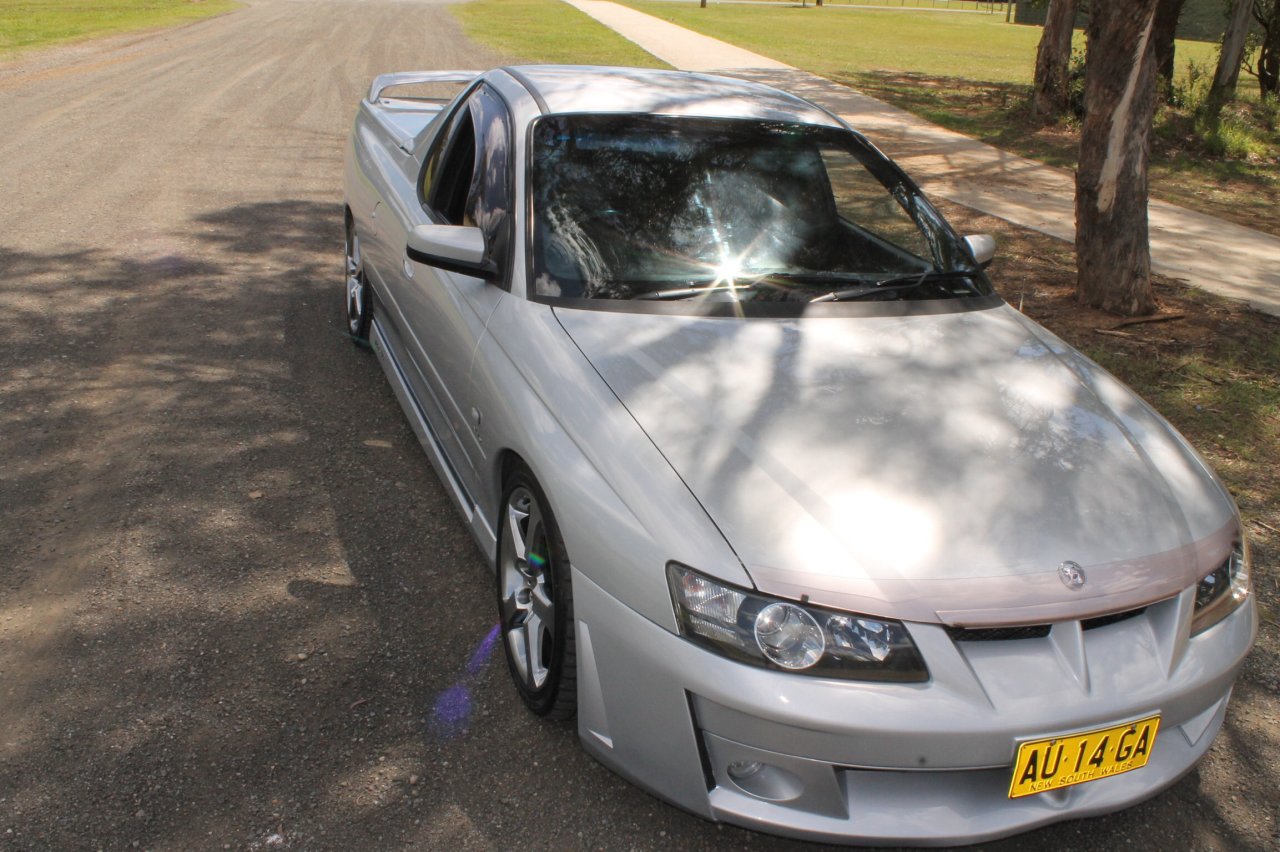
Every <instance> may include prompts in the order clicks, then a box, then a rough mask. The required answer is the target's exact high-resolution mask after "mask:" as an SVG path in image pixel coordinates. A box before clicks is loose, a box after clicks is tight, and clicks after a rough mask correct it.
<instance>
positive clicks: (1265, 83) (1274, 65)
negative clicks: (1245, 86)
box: [1245, 0, 1280, 98]
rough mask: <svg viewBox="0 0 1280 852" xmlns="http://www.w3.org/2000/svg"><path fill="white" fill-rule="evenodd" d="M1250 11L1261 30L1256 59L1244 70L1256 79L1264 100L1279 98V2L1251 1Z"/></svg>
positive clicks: (1269, 0) (1276, 0)
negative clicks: (1266, 98) (1268, 97)
mask: <svg viewBox="0 0 1280 852" xmlns="http://www.w3.org/2000/svg"><path fill="white" fill-rule="evenodd" d="M1252 11H1253V18H1254V20H1255V21H1257V22H1258V26H1259V28H1260V29H1261V32H1260V33H1259V34H1258V36H1257V40H1256V44H1257V48H1258V58H1257V59H1255V60H1253V61H1252V62H1250V63H1247V64H1246V65H1245V68H1246V69H1247V70H1248V71H1249V73H1250V74H1252V75H1253V76H1255V77H1257V78H1258V87H1259V88H1260V89H1261V90H1262V96H1263V97H1264V98H1265V97H1267V96H1270V97H1273V98H1274V97H1280V0H1253V9H1252Z"/></svg>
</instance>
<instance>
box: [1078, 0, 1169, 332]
mask: <svg viewBox="0 0 1280 852" xmlns="http://www.w3.org/2000/svg"><path fill="white" fill-rule="evenodd" d="M1158 3H1159V0H1124V2H1109V3H1094V4H1093V5H1092V7H1091V11H1090V16H1089V26H1088V37H1089V53H1088V58H1087V60H1086V66H1085V92H1084V108H1085V117H1084V124H1083V126H1082V127H1081V131H1080V167H1079V170H1078V171H1077V172H1076V298H1077V299H1079V300H1080V301H1081V302H1082V303H1084V304H1086V305H1090V306H1092V307H1098V308H1102V309H1103V310H1106V311H1111V312H1113V313H1119V314H1126V315H1138V314H1149V313H1152V312H1153V311H1154V310H1155V298H1154V296H1153V295H1152V292H1151V251H1150V245H1149V243H1148V232H1147V160H1148V157H1149V155H1150V148H1151V123H1152V117H1153V116H1154V114H1155V105H1156V97H1155V89H1156V87H1155V77H1156V74H1155V71H1156V63H1155V50H1154V40H1153V39H1152V32H1153V30H1154V28H1155V17H1156V6H1157V5H1158Z"/></svg>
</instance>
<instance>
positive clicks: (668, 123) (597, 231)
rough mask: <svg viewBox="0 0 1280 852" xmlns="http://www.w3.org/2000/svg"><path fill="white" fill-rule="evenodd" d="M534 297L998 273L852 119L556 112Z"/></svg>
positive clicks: (540, 178)
mask: <svg viewBox="0 0 1280 852" xmlns="http://www.w3.org/2000/svg"><path fill="white" fill-rule="evenodd" d="M531 192H532V212H533V223H534V228H533V269H532V273H533V280H534V290H535V293H536V295H538V296H542V297H549V298H555V297H561V298H574V299H582V298H586V299H639V300H654V299H658V300H668V299H670V300H678V299H715V300H734V301H741V302H751V301H767V302H785V301H792V302H814V301H818V302H831V301H846V300H902V299H954V298H964V297H969V296H980V295H988V294H990V293H991V292H992V290H991V286H990V284H989V282H988V281H987V280H986V277H985V276H984V275H983V274H982V272H981V271H980V270H979V269H978V268H977V267H976V266H975V265H974V263H973V261H972V259H971V258H970V257H969V255H968V253H967V252H966V251H965V250H964V248H963V247H962V243H961V242H960V240H959V239H958V238H957V237H956V235H955V233H954V232H953V231H952V230H951V228H950V227H949V226H948V225H947V224H946V222H945V220H943V218H942V217H941V215H939V214H938V212H937V211H936V210H935V209H934V208H933V207H932V206H930V205H929V203H928V202H927V201H926V200H925V199H924V198H923V197H921V196H920V195H919V193H918V192H917V191H916V190H915V188H914V186H912V185H911V183H910V181H908V180H907V179H906V177H905V176H904V175H903V174H902V173H901V171H899V170H898V168H897V167H896V166H894V165H893V164H892V163H890V162H889V161H888V160H886V159H885V158H884V157H883V156H881V155H880V154H879V153H878V152H876V151H875V150H874V149H873V148H871V147H870V146H868V145H867V144H866V143H865V142H863V141H862V140H861V139H860V138H858V137H857V136H855V135H854V134H851V133H848V132H847V131H842V130H837V129H834V128H822V127H813V126H809V125H795V124H785V123H779V122H762V121H747V120H740V119H703V118H680V117H662V116H644V115H557V116H548V117H545V118H542V119H540V120H539V121H538V123H537V124H536V125H535V127H534V130H533V149H532V172H531Z"/></svg>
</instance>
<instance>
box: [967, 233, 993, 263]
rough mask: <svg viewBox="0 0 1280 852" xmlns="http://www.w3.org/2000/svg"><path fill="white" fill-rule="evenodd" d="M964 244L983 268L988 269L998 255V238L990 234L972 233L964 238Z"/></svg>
mask: <svg viewBox="0 0 1280 852" xmlns="http://www.w3.org/2000/svg"><path fill="white" fill-rule="evenodd" d="M964 244H965V245H966V246H968V248H969V253H970V254H971V255H973V259H974V260H975V261H977V263H978V266H979V268H981V269H986V268H987V265H988V264H990V263H991V260H992V258H994V257H995V256H996V238H995V237H993V236H991V235H990V234H970V235H969V236H967V237H965V238H964Z"/></svg>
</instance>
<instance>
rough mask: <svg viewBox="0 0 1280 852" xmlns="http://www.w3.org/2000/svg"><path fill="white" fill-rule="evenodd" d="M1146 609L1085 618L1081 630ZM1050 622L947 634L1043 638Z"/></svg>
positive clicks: (956, 638) (968, 638)
mask: <svg viewBox="0 0 1280 852" xmlns="http://www.w3.org/2000/svg"><path fill="white" fill-rule="evenodd" d="M1146 611H1147V608H1146V607H1145V606H1140V607H1138V608H1137V609H1128V610H1125V611H1124V612H1113V613H1111V614H1110V615H1099V616H1096V617H1094V618H1086V619H1084V620H1083V621H1081V622H1080V629H1081V630H1093V629H1094V628H1097V627H1106V626H1107V625H1108V624H1115V623H1117V622H1120V621H1125V620H1126V619H1130V618H1133V617H1135V616H1139V615H1142V614H1143V613H1144V612H1146ZM1051 627H1053V625H1052V624H1019V625H1017V626H1014V627H948V628H947V635H948V636H950V637H951V640H952V641H953V642H1006V641H1011V640H1015V639H1043V638H1044V637H1045V636H1048V635H1049V629H1050V628H1051Z"/></svg>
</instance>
